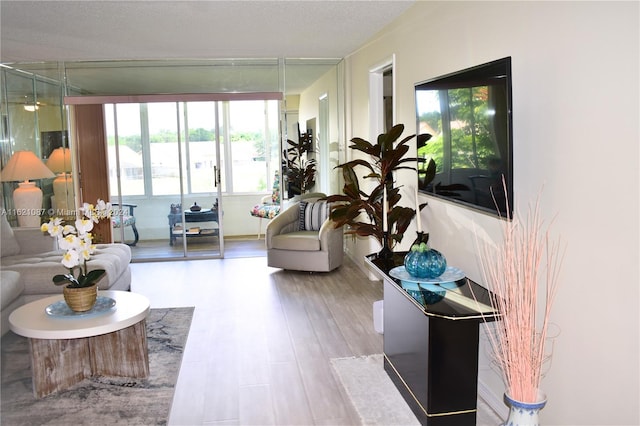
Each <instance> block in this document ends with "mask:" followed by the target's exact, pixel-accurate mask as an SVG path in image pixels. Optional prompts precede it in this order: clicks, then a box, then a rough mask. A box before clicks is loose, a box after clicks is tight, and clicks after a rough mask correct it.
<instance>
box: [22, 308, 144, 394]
mask: <svg viewBox="0 0 640 426" xmlns="http://www.w3.org/2000/svg"><path fill="white" fill-rule="evenodd" d="M29 343H30V344H29V349H30V352H31V371H32V372H33V393H34V395H35V396H36V398H41V397H43V396H46V395H50V394H52V393H55V392H58V391H61V390H64V389H67V388H69V387H70V386H72V385H74V384H76V383H78V382H80V381H82V380H84V379H85V378H87V377H91V376H115V377H131V378H145V377H148V376H149V353H148V348H147V330H146V321H145V320H142V321H140V322H139V323H137V324H134V325H132V326H130V327H127V328H124V329H122V330H118V331H114V332H112V333H107V334H102V335H99V336H93V337H85V338H80V339H59V340H55V339H34V338H30V339H29Z"/></svg>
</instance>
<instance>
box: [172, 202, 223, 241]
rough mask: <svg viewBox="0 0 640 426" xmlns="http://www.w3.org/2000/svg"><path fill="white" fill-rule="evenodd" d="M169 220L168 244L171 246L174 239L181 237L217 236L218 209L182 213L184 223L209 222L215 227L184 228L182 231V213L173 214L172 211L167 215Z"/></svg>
mask: <svg viewBox="0 0 640 426" xmlns="http://www.w3.org/2000/svg"><path fill="white" fill-rule="evenodd" d="M168 218H169V244H170V245H173V243H174V242H175V240H176V237H182V236H183V235H186V236H187V238H192V237H215V236H217V235H218V209H202V210H200V211H197V212H193V211H191V210H185V211H184V221H185V223H204V222H209V223H210V224H213V223H214V222H215V225H208V227H207V228H201V227H194V228H191V229H190V228H189V227H186V230H185V229H182V212H180V211H178V212H175V211H173V210H172V212H171V213H169V215H168Z"/></svg>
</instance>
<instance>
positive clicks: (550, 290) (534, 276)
mask: <svg viewBox="0 0 640 426" xmlns="http://www.w3.org/2000/svg"><path fill="white" fill-rule="evenodd" d="M507 211H508V209H507ZM509 219H511V220H505V221H504V225H503V232H504V235H503V237H504V240H503V241H502V243H501V244H499V245H498V246H493V247H491V246H489V245H488V244H485V245H484V246H483V247H482V249H481V253H482V259H483V260H482V271H483V274H484V280H485V283H486V284H487V287H488V289H489V290H490V291H491V292H492V293H493V294H494V295H495V297H494V298H492V303H493V308H494V309H495V310H497V311H498V312H500V319H499V320H498V321H496V322H495V323H494V324H491V325H490V326H489V327H487V335H488V339H489V342H490V345H491V351H492V354H493V356H494V360H495V362H496V363H497V364H498V365H499V367H500V370H501V372H502V375H503V380H504V382H505V385H506V387H507V394H508V395H509V396H510V397H511V398H512V399H514V400H517V401H521V402H529V403H534V402H536V401H537V400H538V391H539V387H540V381H541V378H542V368H543V364H545V362H546V361H547V360H548V358H549V357H550V355H547V354H546V352H545V345H546V344H547V341H548V337H549V336H548V329H549V318H550V314H551V307H552V305H553V302H554V298H555V295H556V290H557V288H558V276H559V272H560V267H561V264H562V260H563V257H564V250H561V248H560V240H559V239H556V240H553V241H552V239H551V235H550V228H551V226H550V225H549V226H548V227H546V229H543V225H544V224H543V221H542V219H541V217H540V206H539V197H538V200H537V201H536V203H535V205H534V206H533V207H530V208H529V212H528V216H527V218H526V219H525V220H524V221H521V220H520V219H519V218H518V217H514V218H509ZM539 301H540V302H541V305H540V306H538V302H539Z"/></svg>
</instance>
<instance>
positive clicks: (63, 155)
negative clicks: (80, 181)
mask: <svg viewBox="0 0 640 426" xmlns="http://www.w3.org/2000/svg"><path fill="white" fill-rule="evenodd" d="M47 167H48V168H49V169H50V170H51V171H52V172H54V173H67V172H70V171H71V150H70V149H69V148H56V149H54V150H53V152H52V153H51V155H50V156H49V159H47Z"/></svg>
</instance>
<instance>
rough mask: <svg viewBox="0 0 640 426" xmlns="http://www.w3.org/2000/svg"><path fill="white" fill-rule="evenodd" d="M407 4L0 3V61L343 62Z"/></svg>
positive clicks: (399, 0) (207, 0)
mask: <svg viewBox="0 0 640 426" xmlns="http://www.w3.org/2000/svg"><path fill="white" fill-rule="evenodd" d="M413 3H414V0H410V1H406V0H386V1H366V0H364V1H363V0H360V1H244V0H235V1H229V0H226V1H217V0H204V1H203V0H201V1H143V0H139V1H87V0H84V1H83V0H80V1H50V0H49V1H23V0H20V1H7V0H1V1H0V24H1V25H0V37H1V38H0V40H1V41H0V61H1V62H2V63H5V64H6V63H12V62H24V61H27V62H30V61H76V60H122V59H212V58H269V57H271V58H278V57H288V58H343V57H345V56H347V55H348V54H350V53H352V52H354V51H355V50H356V49H357V48H358V47H360V46H362V45H363V44H364V43H365V42H366V41H367V40H368V39H370V38H371V37H373V36H374V35H375V34H376V33H377V32H378V31H379V30H381V29H382V28H383V27H384V26H385V25H387V24H388V23H390V22H391V21H393V20H394V19H395V18H397V17H398V16H399V15H400V14H401V13H403V12H404V11H405V10H406V9H407V8H408V7H410V6H411V5H412V4H413Z"/></svg>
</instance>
